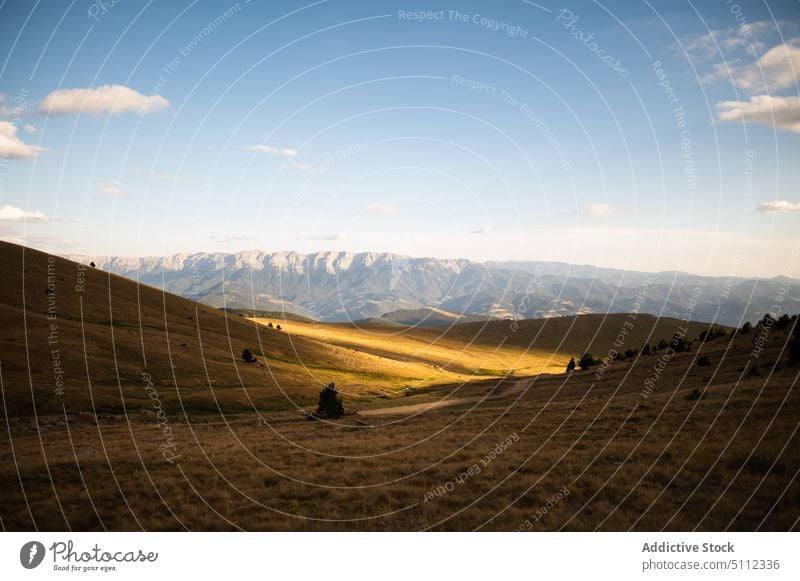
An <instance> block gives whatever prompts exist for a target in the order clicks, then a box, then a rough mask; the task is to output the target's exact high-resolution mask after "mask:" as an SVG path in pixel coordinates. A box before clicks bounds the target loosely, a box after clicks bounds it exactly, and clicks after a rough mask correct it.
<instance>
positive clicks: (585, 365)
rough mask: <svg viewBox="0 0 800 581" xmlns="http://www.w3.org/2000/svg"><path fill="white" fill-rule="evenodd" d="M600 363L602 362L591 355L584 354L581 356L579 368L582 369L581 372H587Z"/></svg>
mask: <svg viewBox="0 0 800 581" xmlns="http://www.w3.org/2000/svg"><path fill="white" fill-rule="evenodd" d="M598 363H600V362H599V361H598V360H597V359H595V358H594V357H592V354H591V353H584V354H583V355H581V359H580V361H579V362H578V367H580V368H581V370H585V369H589V368H590V367H592V366H594V365H597V364H598Z"/></svg>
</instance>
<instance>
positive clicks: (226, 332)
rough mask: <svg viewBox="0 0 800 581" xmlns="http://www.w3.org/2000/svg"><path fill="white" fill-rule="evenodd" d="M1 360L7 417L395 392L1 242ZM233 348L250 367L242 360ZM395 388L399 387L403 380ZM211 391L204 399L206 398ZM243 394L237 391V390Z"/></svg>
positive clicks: (358, 373)
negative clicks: (346, 390) (332, 388)
mask: <svg viewBox="0 0 800 581" xmlns="http://www.w3.org/2000/svg"><path fill="white" fill-rule="evenodd" d="M0 285H2V289H3V291H2V293H0V329H2V331H0V348H1V349H2V379H3V383H4V389H5V391H6V404H5V405H6V406H7V409H8V411H9V413H10V414H11V415H18V416H19V415H24V416H33V415H36V414H41V413H62V412H63V410H64V409H66V410H67V411H76V412H77V411H86V410H92V409H97V410H102V411H108V412H113V413H120V412H123V411H124V410H126V409H127V410H130V409H137V408H140V407H145V408H149V405H150V402H149V400H148V397H149V396H148V394H149V392H148V390H147V386H148V384H149V383H152V384H153V385H155V386H156V387H157V388H158V395H159V398H160V400H162V401H166V402H169V403H170V405H171V406H172V407H173V409H174V410H175V411H176V412H178V413H180V414H184V413H193V412H198V413H204V412H208V411H210V412H216V411H217V406H218V405H219V406H222V408H223V409H226V410H229V411H236V410H247V409H273V408H276V407H284V408H291V407H294V405H295V404H298V405H309V404H311V403H313V401H314V397H315V395H316V392H317V391H318V390H319V386H320V385H322V384H323V383H326V382H329V381H337V382H341V383H344V384H348V383H350V384H353V385H361V386H364V385H367V384H370V383H372V382H373V381H376V376H378V377H377V382H378V384H380V381H381V380H383V381H385V382H388V383H390V384H392V385H395V384H398V383H399V381H401V380H397V379H396V378H395V377H394V376H392V373H391V369H388V370H384V373H383V375H386V376H387V377H388V379H386V378H382V377H381V375H382V374H381V373H378V372H376V371H375V366H374V365H372V366H360V365H354V364H351V363H350V362H349V361H348V360H347V358H346V357H345V355H344V354H343V353H342V352H341V351H340V350H337V349H334V348H331V347H330V346H328V345H324V344H322V343H320V342H319V341H313V340H306V339H303V338H301V337H290V336H289V335H287V334H286V333H280V332H277V331H274V330H268V329H265V328H264V327H261V326H259V325H256V324H254V323H252V322H251V321H248V320H246V319H243V318H241V317H238V316H226V314H225V313H224V312H222V311H219V310H217V309H214V308H212V307H207V306H204V305H200V304H197V303H193V302H191V301H188V300H185V299H182V298H180V297H177V296H175V295H171V294H168V293H163V292H161V291H160V290H158V289H155V288H152V287H148V286H145V285H138V284H136V283H135V282H133V281H131V280H129V279H126V278H122V277H119V276H116V275H112V274H109V273H106V272H102V271H99V270H95V269H93V268H91V267H88V266H86V265H81V264H78V263H75V262H71V261H69V260H65V259H62V258H58V257H55V256H49V255H47V254H43V253H41V252H37V251H34V250H30V249H26V248H23V247H21V246H17V245H14V244H9V243H5V242H0ZM244 348H248V349H250V350H251V351H252V352H253V353H254V354H256V356H257V357H258V361H257V362H256V363H245V362H244V361H243V360H242V359H241V353H242V350H243V349H244ZM403 377H405V376H403ZM212 388H213V389H212ZM244 388H247V389H244Z"/></svg>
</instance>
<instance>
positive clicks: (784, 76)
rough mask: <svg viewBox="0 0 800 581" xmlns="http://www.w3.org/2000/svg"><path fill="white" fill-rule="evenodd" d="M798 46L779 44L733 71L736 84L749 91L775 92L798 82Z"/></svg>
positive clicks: (799, 69) (799, 74)
mask: <svg viewBox="0 0 800 581" xmlns="http://www.w3.org/2000/svg"><path fill="white" fill-rule="evenodd" d="M798 76H800V47H798V46H792V45H790V44H786V43H784V44H779V45H778V46H775V47H772V48H771V49H769V50H768V51H767V52H766V53H764V54H763V55H762V56H761V57H760V58H759V59H758V61H756V62H755V63H753V64H752V65H750V66H746V67H743V68H741V69H740V70H738V71H734V77H735V78H736V84H737V85H739V86H740V87H742V88H743V89H746V90H749V91H758V92H763V91H766V90H769V92H775V91H777V90H780V89H786V88H788V87H794V86H795V84H796V83H798V82H800V80H799V79H798Z"/></svg>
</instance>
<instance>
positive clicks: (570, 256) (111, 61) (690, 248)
mask: <svg viewBox="0 0 800 581" xmlns="http://www.w3.org/2000/svg"><path fill="white" fill-rule="evenodd" d="M630 4H632V3H629V2H621V1H620V2H605V3H603V4H600V3H595V2H574V3H571V4H567V6H569V8H564V6H565V5H564V4H551V3H546V2H542V3H538V4H537V3H534V2H529V1H527V0H508V1H506V2H502V3H497V2H458V3H455V2H454V3H450V4H447V3H441V2H416V3H413V2H410V3H406V2H394V1H393V2H381V1H376V2H369V3H366V2H358V3H357V2H344V1H337V0H322V1H317V2H308V3H306V2H289V1H285V2H270V3H269V5H268V6H262V5H261V3H256V2H247V1H245V0H240V1H239V2H234V3H230V4H227V3H224V2H200V1H195V2H169V3H166V2H161V3H158V4H156V3H155V2H150V3H146V4H145V3H133V2H118V3H114V2H89V1H88V0H87V1H77V2H73V3H72V4H71V5H69V7H68V8H67V5H66V4H64V3H61V2H54V1H52V2H51V1H41V2H37V3H30V2H25V1H10V2H8V1H7V2H5V3H3V4H2V8H0V58H2V59H3V60H0V94H1V95H2V96H0V236H1V237H2V238H3V239H5V240H11V241H15V242H18V243H22V242H24V243H26V244H28V245H31V246H34V247H37V248H42V249H48V250H52V251H54V252H61V253H89V254H116V255H162V254H172V253H176V252H195V251H235V250H244V249H253V248H259V249H263V250H267V251H276V250H300V251H316V250H351V251H365V250H372V251H392V252H399V253H404V254H411V255H419V256H422V255H425V256H442V257H467V258H473V259H477V260H489V259H505V260H514V259H536V260H547V259H552V260H560V261H566V262H573V263H580V264H587V263H588V264H597V265H601V266H613V267H627V268H632V269H636V270H673V269H678V270H684V271H689V272H697V273H705V274H716V275H721V276H725V275H730V274H734V275H741V276H752V275H758V276H774V275H777V274H788V275H793V276H800V163H798V161H800V96H799V95H798V93H799V91H798V72H800V5H799V4H798V2H797V1H796V0H791V1H790V0H785V1H769V2H768V4H765V3H764V2H748V1H740V2H738V3H733V2H727V3H726V2H714V3H688V2H686V3H684V2H682V1H680V0H679V1H678V2H674V1H671V2H665V1H664V2H652V1H651V2H649V3H648V2H642V3H636V4H637V6H635V7H634V6H631V5H630ZM710 4H713V6H710ZM456 5H457V8H454V6H456ZM421 11H424V12H421Z"/></svg>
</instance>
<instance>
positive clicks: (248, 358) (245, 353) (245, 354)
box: [242, 349, 256, 363]
mask: <svg viewBox="0 0 800 581" xmlns="http://www.w3.org/2000/svg"><path fill="white" fill-rule="evenodd" d="M242 360H243V361H245V362H246V363H253V362H254V361H255V360H256V358H255V357H254V356H253V354H252V353H251V352H250V349H244V350H242Z"/></svg>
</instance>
